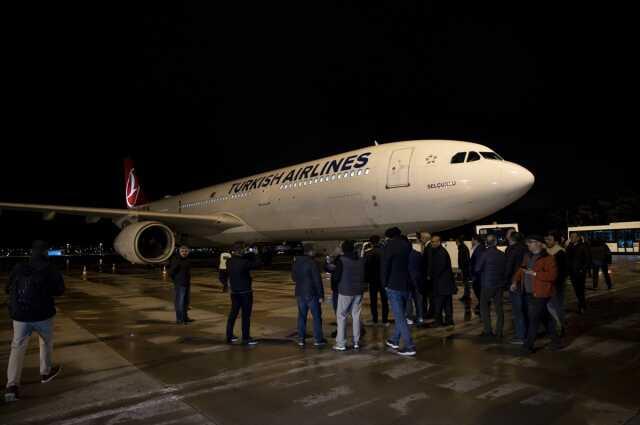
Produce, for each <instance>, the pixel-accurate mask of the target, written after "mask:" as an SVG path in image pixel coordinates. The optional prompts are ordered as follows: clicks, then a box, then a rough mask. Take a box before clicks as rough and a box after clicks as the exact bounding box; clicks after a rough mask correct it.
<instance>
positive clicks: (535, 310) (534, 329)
mask: <svg viewBox="0 0 640 425" xmlns="http://www.w3.org/2000/svg"><path fill="white" fill-rule="evenodd" d="M550 300H551V298H535V297H534V296H532V295H527V303H528V304H529V331H528V334H527V341H526V344H525V346H526V348H527V349H528V350H530V351H533V349H534V347H535V343H536V337H537V336H538V328H539V327H540V322H541V321H542V320H543V318H544V317H545V316H546V320H547V326H546V328H547V332H548V333H549V336H550V337H551V343H552V344H554V345H555V346H559V345H560V338H559V337H558V332H557V331H556V324H555V322H554V319H553V317H552V316H551V315H550V314H547V308H548V307H547V306H548V304H549V301H550Z"/></svg>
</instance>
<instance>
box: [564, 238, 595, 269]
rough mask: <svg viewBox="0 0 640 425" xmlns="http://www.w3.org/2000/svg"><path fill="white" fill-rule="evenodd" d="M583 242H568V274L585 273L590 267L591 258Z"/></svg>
mask: <svg viewBox="0 0 640 425" xmlns="http://www.w3.org/2000/svg"><path fill="white" fill-rule="evenodd" d="M590 257H591V256H590V254H589V251H588V249H587V245H586V244H585V243H584V242H578V243H576V244H573V243H572V244H569V246H568V247H567V265H568V266H569V273H570V274H579V273H585V272H586V271H587V268H588V267H591V258H590Z"/></svg>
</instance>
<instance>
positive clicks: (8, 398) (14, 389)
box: [4, 385, 20, 403]
mask: <svg viewBox="0 0 640 425" xmlns="http://www.w3.org/2000/svg"><path fill="white" fill-rule="evenodd" d="M18 393H19V391H18V386H17V385H12V386H10V387H9V388H7V390H6V391H5V393H4V401H5V402H7V403H10V402H12V401H17V400H20V395H19V394H18Z"/></svg>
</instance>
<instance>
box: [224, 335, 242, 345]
mask: <svg viewBox="0 0 640 425" xmlns="http://www.w3.org/2000/svg"><path fill="white" fill-rule="evenodd" d="M239 339H240V338H238V337H237V336H235V335H234V336H232V337H231V338H227V344H233V343H234V342H238V340H239Z"/></svg>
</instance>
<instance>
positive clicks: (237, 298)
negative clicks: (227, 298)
mask: <svg viewBox="0 0 640 425" xmlns="http://www.w3.org/2000/svg"><path fill="white" fill-rule="evenodd" d="M252 309H253V292H247V293H244V294H231V312H230V313H229V319H228V320H227V341H229V340H230V339H231V338H232V337H233V327H234V326H235V324H236V319H237V318H238V313H239V312H240V310H242V340H243V341H248V340H250V339H251V331H250V330H251V310H252Z"/></svg>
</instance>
